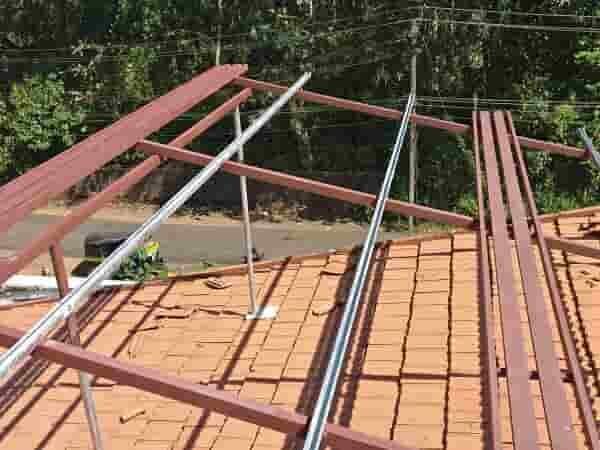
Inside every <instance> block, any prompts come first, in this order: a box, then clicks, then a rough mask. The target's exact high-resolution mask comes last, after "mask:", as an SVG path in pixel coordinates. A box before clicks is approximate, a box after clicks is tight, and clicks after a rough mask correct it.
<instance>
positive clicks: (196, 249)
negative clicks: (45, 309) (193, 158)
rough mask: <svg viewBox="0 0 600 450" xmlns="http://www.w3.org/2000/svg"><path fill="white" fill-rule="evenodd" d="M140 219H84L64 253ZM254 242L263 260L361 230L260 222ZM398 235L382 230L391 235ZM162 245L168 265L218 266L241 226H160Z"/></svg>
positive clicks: (29, 226) (48, 218) (341, 243)
mask: <svg viewBox="0 0 600 450" xmlns="http://www.w3.org/2000/svg"><path fill="white" fill-rule="evenodd" d="M59 219H60V218H59V217H58V216H53V215H41V214H36V215H34V216H31V217H30V218H29V219H28V220H26V221H23V222H22V223H20V224H18V225H16V226H15V227H13V228H12V229H11V230H9V232H8V233H7V234H5V235H4V236H3V237H2V238H0V249H3V250H18V249H21V248H23V246H24V245H25V244H26V243H27V242H28V241H30V240H31V239H32V238H33V237H35V236H38V235H39V234H40V233H41V231H42V230H43V229H44V228H45V227H46V226H47V225H49V224H51V223H54V222H55V221H57V220H59ZM138 225H139V223H137V224H136V223H133V222H132V223H129V222H111V221H107V220H88V221H87V222H86V223H85V224H83V225H81V226H80V227H79V228H77V229H76V230H75V231H73V232H72V233H70V234H69V235H67V236H66V237H65V239H64V240H63V247H64V250H65V255H66V256H70V257H82V256H83V241H84V238H85V236H86V235H88V234H89V233H92V232H127V231H133V230H135V228H136V227H137V226H138ZM253 232H254V239H255V246H256V247H257V248H258V249H259V251H262V252H264V253H265V257H266V258H277V257H283V256H289V255H302V254H306V253H311V252H317V251H325V250H329V249H332V248H342V247H349V246H352V245H354V244H357V243H360V242H362V240H363V239H364V237H365V233H366V229H364V228H359V227H356V226H348V225H343V226H334V227H326V226H316V225H314V224H309V225H307V224H302V223H300V224H285V225H283V224H282V225H279V224H265V223H259V224H256V225H254V227H253ZM399 236H401V233H387V232H386V233H383V234H382V238H384V239H393V238H397V237H399ZM154 238H155V239H156V240H158V241H159V242H160V244H161V253H162V254H163V255H164V257H165V258H166V260H167V261H168V262H169V263H175V264H195V263H199V262H201V261H210V262H213V263H218V264H238V263H239V262H240V260H241V256H242V247H243V241H242V239H243V234H242V228H241V224H239V225H238V224H223V225H208V224H201V223H200V224H190V225H179V224H168V223H167V224H163V225H162V226H161V227H160V228H159V230H158V231H157V232H156V233H155V234H154Z"/></svg>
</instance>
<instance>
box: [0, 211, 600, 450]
mask: <svg viewBox="0 0 600 450" xmlns="http://www.w3.org/2000/svg"><path fill="white" fill-rule="evenodd" d="M598 221H600V216H598V217H594V216H586V217H579V218H558V219H557V220H556V222H555V223H547V224H545V225H544V227H545V231H546V232H548V233H549V234H557V235H560V236H561V237H567V238H585V237H586V235H587V236H588V239H587V243H588V244H589V245H593V246H598V245H599V241H598V236H597V235H593V237H590V231H594V229H596V228H598V229H600V225H599V226H596V225H595V224H596V223H597V222H598ZM476 246H477V241H476V236H475V234H470V233H465V234H455V235H449V237H445V238H444V237H440V238H437V239H433V240H423V241H415V242H408V243H407V242H396V243H387V244H384V245H382V246H380V248H379V249H378V250H377V253H376V259H375V262H374V264H373V266H372V269H371V273H370V278H369V284H368V289H367V292H366V294H365V296H364V299H363V302H362V304H361V306H360V309H359V313H358V317H357V322H356V327H355V330H354V334H353V336H352V340H351V348H350V352H349V354H348V355H347V360H346V361H347V363H346V366H345V368H344V370H343V378H342V382H341V386H340V390H339V393H338V395H337V397H336V400H335V403H334V406H333V408H332V411H333V412H332V417H333V421H334V422H335V423H339V424H342V425H344V426H349V427H351V428H353V429H356V430H359V431H364V432H366V433H369V434H372V435H377V436H380V437H383V438H386V439H391V440H394V441H398V442H400V443H402V444H405V445H411V446H416V447H419V448H424V449H447V450H469V449H477V450H479V449H483V448H484V439H485V426H486V420H485V419H484V417H485V408H486V404H485V400H484V396H483V394H482V391H483V389H484V380H485V379H484V377H483V376H482V374H481V371H482V355H481V348H480V341H481V333H480V328H481V324H480V312H479V303H478V277H477V270H478V260H477V248H476ZM513 253H514V251H513ZM552 256H553V259H554V264H555V266H556V270H557V274H558V277H559V281H560V289H561V292H562V295H563V299H564V303H565V305H566V306H567V309H568V312H569V318H570V320H571V328H572V331H573V333H574V336H575V338H576V341H577V343H578V350H579V356H580V360H581V362H582V364H583V367H584V370H585V373H586V375H587V382H588V387H589V389H590V392H591V394H592V397H593V398H596V397H597V395H598V387H599V386H600V378H599V373H598V371H597V369H596V367H598V364H599V363H600V332H598V331H597V329H598V321H600V304H597V302H595V301H594V298H595V297H597V296H598V291H600V264H599V263H598V261H597V260H591V259H589V258H584V257H579V256H574V255H568V256H565V255H564V254H563V253H562V252H557V251H553V252H552ZM354 258H355V252H345V251H340V252H336V253H332V254H329V255H322V256H317V257H313V258H309V259H297V260H295V259H291V260H287V261H283V262H280V263H277V264H276V265H274V266H273V267H270V268H265V267H263V269H262V271H261V272H259V273H258V274H257V285H258V287H259V289H260V293H259V301H260V302H263V303H265V304H270V305H277V306H279V308H280V310H279V314H278V315H277V318H276V319H275V320H273V321H258V322H248V321H245V320H244V318H243V315H244V314H245V313H246V312H247V307H248V306H247V298H248V287H247V283H246V279H245V277H244V275H243V274H237V275H236V274H230V275H224V278H226V280H227V281H229V282H230V283H231V287H230V288H228V289H224V290H214V289H211V288H209V287H207V286H206V285H205V284H204V281H203V278H202V277H196V278H180V279H175V280H173V281H171V282H170V283H168V284H155V285H145V286H142V287H140V288H138V289H133V290H127V289H123V290H120V291H113V292H111V293H109V294H101V295H98V296H97V297H96V298H95V299H94V300H93V302H91V304H90V306H89V307H88V308H86V310H85V311H83V312H82V314H81V318H82V320H84V321H85V322H86V323H87V325H86V326H85V329H84V331H83V333H82V340H83V341H84V342H85V345H86V346H87V348H88V349H90V350H94V351H97V352H101V353H104V354H107V355H113V356H115V357H117V358H119V359H123V360H127V361H133V362H135V363H138V364H140V365H143V366H146V367H153V368H157V369H160V370H161V371H164V372H167V373H170V374H175V375H178V376H181V377H183V378H186V379H189V380H191V381H193V382H197V383H204V384H208V385H211V386H213V387H215V388H216V389H224V390H227V391H230V392H232V393H235V394H237V395H240V396H241V397H243V398H247V399H254V400H257V401H259V402H264V403H270V404H273V405H278V406H281V407H285V408H289V409H292V410H296V411H299V412H302V413H303V414H310V412H311V408H312V405H313V404H314V401H315V399H316V396H317V394H318V389H319V388H320V379H321V376H322V373H323V371H324V368H325V366H326V364H327V360H328V356H329V346H330V345H331V341H332V336H333V335H334V333H335V331H336V329H337V323H338V320H339V318H340V314H341V311H342V303H343V301H344V300H345V297H346V291H347V289H348V287H349V283H350V281H351V278H352V274H353V272H352V268H353V264H354ZM514 258H516V254H514ZM538 264H539V261H538ZM344 271H345V272H344ZM540 273H541V271H540ZM494 289H495V287H494ZM494 293H496V292H494ZM545 295H546V298H547V297H548V294H547V292H546V293H545ZM495 301H496V302H497V298H495ZM547 302H548V303H547V308H549V309H550V308H551V304H550V301H549V299H548V298H547ZM47 308H48V306H44V305H37V306H30V307H23V308H18V309H13V310H7V311H1V312H0V323H1V324H5V325H9V326H12V327H18V328H21V329H25V328H27V327H28V326H30V325H31V324H32V323H34V321H35V320H36V319H37V318H39V317H40V316H41V314H43V312H44V311H46V310H47ZM495 309H496V310H497V305H496V306H495ZM521 316H522V327H523V330H524V335H525V336H527V337H529V330H528V328H529V324H528V319H527V313H526V310H525V308H524V305H521ZM553 333H554V341H555V347H556V350H557V352H558V353H559V355H560V354H561V353H562V349H561V345H560V339H559V336H558V332H557V330H556V327H555V326H554V327H553ZM62 334H64V332H63V333H62ZM496 334H497V336H496V338H497V340H496V342H497V356H498V367H499V369H500V406H501V411H502V440H503V443H504V444H505V445H506V448H507V449H508V448H512V447H511V444H512V441H511V429H510V408H509V405H508V401H507V398H508V397H507V392H506V380H505V377H504V376H503V375H502V372H503V370H504V358H503V347H502V345H501V342H502V340H501V339H502V337H501V328H500V326H498V324H497V323H496ZM60 336H61V331H59V332H58V337H60ZM528 346H529V348H528V356H529V366H530V367H529V368H530V370H531V371H532V373H533V375H532V378H531V382H530V383H531V389H532V392H533V393H534V397H535V401H536V404H535V407H536V419H537V422H538V427H539V435H540V439H541V442H540V443H541V444H543V445H544V446H545V448H550V442H549V440H548V433H547V431H546V424H545V419H544V411H543V405H542V401H541V395H540V390H539V385H538V380H537V378H536V376H535V373H536V370H537V369H536V363H535V360H534V358H533V349H532V348H531V342H530V339H529V343H528ZM560 367H561V369H566V363H565V361H564V358H563V359H561V360H560ZM25 369H26V372H23V373H22V374H21V376H20V377H19V379H18V382H17V384H14V385H11V386H5V387H4V388H3V390H2V392H1V395H0V449H2V450H3V449H23V448H38V449H42V448H44V449H85V448H91V447H90V440H89V436H88V431H87V425H86V419H85V414H84V411H83V407H82V405H81V403H80V402H79V400H78V399H79V389H78V380H77V374H76V372H75V371H73V370H71V369H66V370H65V369H64V368H61V367H59V366H57V365H50V366H48V365H47V364H46V363H44V362H43V361H35V362H33V363H30V364H28V366H27V367H26V368H25ZM564 383H565V385H566V386H567V396H568V401H569V405H570V407H571V408H572V411H573V413H572V414H573V417H574V421H575V423H576V427H577V436H578V438H579V448H580V449H584V448H585V447H584V444H583V433H582V431H581V426H580V424H581V420H580V419H579V418H578V415H579V413H578V410H577V407H576V404H575V399H574V395H573V392H572V389H571V385H570V382H569V380H565V381H564ZM93 391H94V398H95V401H96V405H97V410H98V415H99V419H100V426H101V429H102V434H103V437H104V439H105V440H106V441H107V443H106V444H107V445H106V448H115V449H119V448H134V449H138V450H139V449H144V450H150V449H152V450H155V449H156V450H167V449H173V450H180V449H181V450H183V449H187V450H192V449H212V450H220V449H241V450H243V449H257V450H268V449H278V448H289V446H290V444H291V441H290V440H289V439H288V438H287V437H286V436H285V435H284V434H281V433H278V432H275V431H272V430H269V429H265V428H259V427H257V426H255V425H252V424H248V423H244V422H241V421H239V420H236V419H233V418H229V417H225V416H223V415H220V414H215V413H211V412H208V411H205V410H202V409H198V408H194V407H192V406H188V405H185V404H181V403H177V402H173V401H169V400H165V399H163V398H161V397H159V396H156V395H152V394H148V393H145V392H142V391H138V390H136V389H133V388H129V387H127V386H121V385H117V384H114V383H113V382H111V381H110V380H104V379H99V380H95V381H94V385H93ZM140 409H141V410H143V413H142V414H139V415H137V416H135V417H133V418H131V419H130V420H128V421H126V422H125V423H121V420H120V418H121V416H128V415H132V414H134V413H135V411H136V410H137V412H138V413H139V412H140ZM598 419H600V418H598Z"/></svg>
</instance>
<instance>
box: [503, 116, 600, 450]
mask: <svg viewBox="0 0 600 450" xmlns="http://www.w3.org/2000/svg"><path fill="white" fill-rule="evenodd" d="M506 119H507V121H508V126H509V130H510V135H511V140H512V144H513V146H514V150H515V154H516V158H517V168H518V170H519V174H520V176H521V181H522V186H523V188H524V190H525V196H526V198H527V205H528V208H529V214H530V216H531V217H532V218H533V226H534V229H535V239H536V241H537V244H538V249H539V251H540V256H541V259H542V266H543V268H544V274H545V276H546V280H547V282H548V289H549V292H550V299H551V300H552V307H553V310H554V314H555V316H556V319H557V322H558V330H559V333H560V337H561V341H562V344H563V348H564V351H565V354H566V356H567V364H568V367H569V370H570V372H571V376H572V377H573V381H574V384H575V398H576V399H577V405H578V406H579V410H580V412H581V415H582V417H583V425H584V427H583V428H584V432H585V435H586V437H587V440H588V445H589V446H590V448H591V449H592V450H600V439H599V436H598V429H597V426H596V419H595V416H594V411H593V409H592V401H591V398H590V394H589V392H588V391H587V388H586V383H585V379H584V377H583V370H582V367H581V364H580V363H579V359H578V357H577V349H576V347H575V340H574V338H573V335H572V334H571V330H570V328H569V319H568V317H567V312H566V311H565V306H564V304H563V302H562V298H561V296H560V292H559V289H558V280H557V278H556V272H555V271H554V267H553V265H552V259H551V257H550V251H549V250H548V240H549V238H548V237H544V235H543V229H542V224H541V221H540V219H539V216H538V212H537V206H536V204H535V199H534V197H533V190H532V189H531V183H530V181H529V176H528V174H527V168H526V167H525V160H524V158H523V152H522V150H521V147H520V145H519V140H518V139H516V134H517V133H516V130H515V126H514V123H513V121H512V116H511V114H510V112H506Z"/></svg>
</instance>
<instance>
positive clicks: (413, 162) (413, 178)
mask: <svg viewBox="0 0 600 450" xmlns="http://www.w3.org/2000/svg"><path fill="white" fill-rule="evenodd" d="M415 32H416V30H415ZM410 92H411V94H413V95H417V51H416V50H415V51H414V53H413V55H412V57H411V59H410ZM416 191H417V124H416V123H415V122H414V121H413V122H411V124H410V152H409V163H408V201H409V202H410V203H415V201H416ZM414 226H415V218H414V217H413V216H409V217H408V230H409V231H411V232H412V231H413V229H414Z"/></svg>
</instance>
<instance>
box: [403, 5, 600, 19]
mask: <svg viewBox="0 0 600 450" xmlns="http://www.w3.org/2000/svg"><path fill="white" fill-rule="evenodd" d="M406 9H409V10H423V11H427V10H436V11H452V12H455V11H457V12H470V13H482V12H484V13H488V14H497V15H508V16H525V17H561V18H572V19H598V20H600V16H594V15H582V14H561V13H540V12H529V11H513V10H502V9H483V8H451V7H447V6H429V5H423V6H409V7H408V8H406Z"/></svg>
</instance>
